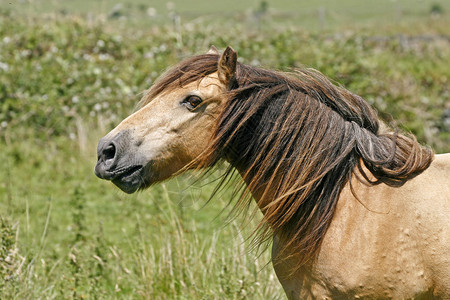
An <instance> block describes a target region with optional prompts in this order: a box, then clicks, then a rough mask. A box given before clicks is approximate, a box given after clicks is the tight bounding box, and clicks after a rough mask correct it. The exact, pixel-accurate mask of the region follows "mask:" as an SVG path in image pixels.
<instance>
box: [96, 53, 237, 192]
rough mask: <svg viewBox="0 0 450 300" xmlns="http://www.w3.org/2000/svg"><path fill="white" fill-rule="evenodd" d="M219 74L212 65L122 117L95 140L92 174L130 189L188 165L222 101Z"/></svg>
mask: <svg viewBox="0 0 450 300" xmlns="http://www.w3.org/2000/svg"><path fill="white" fill-rule="evenodd" d="M224 55H225V53H224ZM234 55H235V53H234ZM222 59H223V56H222V57H221V60H222ZM219 64H220V62H219ZM234 64H235V62H234ZM234 68H235V66H234ZM222 73H223V70H222V69H221V68H218V71H217V72H216V73H213V74H210V75H208V76H206V77H203V78H201V79H200V80H198V81H194V82H191V83H189V84H187V85H185V86H183V87H179V88H176V89H171V90H166V91H163V92H161V93H160V94H158V95H156V96H155V97H154V98H153V99H151V101H150V102H148V104H146V105H145V106H144V107H142V108H141V109H140V110H138V111H137V112H135V113H134V114H132V115H130V116H129V117H128V118H126V119H125V120H123V121H122V122H121V123H120V124H119V125H118V126H117V127H116V128H114V129H113V130H112V131H111V132H110V133H108V134H107V135H106V136H105V137H103V138H102V139H101V140H100V141H99V144H98V147H97V152H98V162H97V165H96V167H95V174H96V175H97V176H98V177H100V178H102V179H106V180H111V181H112V182H113V183H114V184H115V185H117V186H118V187H119V188H120V189H121V190H123V191H124V192H127V193H133V192H135V191H136V190H138V189H140V188H141V189H142V188H145V187H148V186H149V185H151V184H152V183H154V182H158V181H162V180H164V179H167V178H169V177H170V176H172V175H174V174H175V173H177V172H178V171H180V170H181V169H183V168H185V167H186V166H188V165H189V167H194V166H195V164H192V162H193V161H194V159H196V158H197V157H199V156H200V155H201V154H202V152H203V151H204V150H205V149H206V148H207V146H208V143H209V141H210V139H211V137H212V135H213V131H214V127H215V124H216V122H217V119H218V117H219V115H220V112H221V108H222V106H223V105H222V104H223V102H224V101H225V96H224V92H225V91H226V89H227V82H226V80H224V74H222ZM225 78H226V77H225Z"/></svg>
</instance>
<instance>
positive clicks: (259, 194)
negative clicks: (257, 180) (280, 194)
mask: <svg viewBox="0 0 450 300" xmlns="http://www.w3.org/2000/svg"><path fill="white" fill-rule="evenodd" d="M236 169H237V170H238V172H239V174H240V175H241V177H242V178H243V180H244V182H245V184H246V185H247V187H248V189H249V191H250V193H251V194H252V197H253V199H254V200H255V202H256V204H257V205H258V207H259V209H260V210H261V212H262V213H263V214H264V211H265V209H264V208H265V207H266V206H267V205H268V204H269V203H270V202H272V200H273V198H274V195H275V189H274V188H271V187H275V186H277V185H278V183H279V182H280V180H279V176H276V177H275V178H274V179H273V180H272V183H271V186H269V187H268V186H267V185H265V186H259V187H258V188H253V187H252V185H251V178H252V176H245V172H243V171H242V170H240V169H239V168H236Z"/></svg>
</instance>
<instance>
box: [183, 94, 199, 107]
mask: <svg viewBox="0 0 450 300" xmlns="http://www.w3.org/2000/svg"><path fill="white" fill-rule="evenodd" d="M183 103H184V104H185V105H186V107H187V108H188V109H189V110H193V109H195V108H196V107H197V106H199V105H200V103H202V98H200V97H199V96H195V95H191V96H187V97H186V98H185V99H184V100H183Z"/></svg>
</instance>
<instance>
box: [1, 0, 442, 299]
mask: <svg viewBox="0 0 450 300" xmlns="http://www.w3.org/2000/svg"><path fill="white" fill-rule="evenodd" d="M285 2H286V3H284V1H281V2H276V1H268V7H269V10H268V11H267V12H265V13H263V14H262V15H260V16H259V15H258V14H256V13H255V12H257V11H258V9H259V8H260V2H258V1H239V3H238V4H239V5H240V6H238V4H236V5H231V4H227V5H225V4H224V3H225V2H223V3H218V4H217V6H214V9H212V8H211V5H209V6H208V5H206V4H204V3H206V1H205V2H202V1H197V2H196V4H195V6H192V7H196V9H192V8H191V7H190V6H189V7H188V6H183V5H185V4H183V3H185V2H182V1H179V2H178V1H174V8H170V7H169V9H167V7H166V5H165V3H164V2H163V1H159V2H154V3H153V4H152V5H154V6H152V7H154V8H155V10H156V11H157V15H156V17H155V16H154V17H150V16H149V12H148V8H149V6H145V7H144V6H142V5H144V4H145V3H144V2H142V3H139V2H133V4H132V5H131V4H127V3H131V2H126V3H124V6H123V7H124V8H123V9H122V12H121V15H120V16H118V17H117V18H116V17H113V16H111V15H110V12H111V11H112V8H113V7H114V5H115V3H113V1H106V0H105V1H96V2H93V3H94V4H92V6H91V7H89V8H87V5H84V6H83V5H81V4H80V3H82V2H76V3H77V4H75V1H28V2H13V1H11V4H9V2H2V3H1V8H0V217H1V218H0V228H1V232H0V238H1V241H0V298H1V299H37V298H44V299H64V298H70V299H72V298H76V299H111V298H118V299H284V297H285V296H284V295H283V293H282V290H281V286H280V285H279V283H278V282H277V280H276V278H275V275H274V272H273V270H272V268H271V265H270V264H268V262H269V261H270V253H268V252H269V251H262V253H260V252H258V251H251V250H250V248H251V247H250V245H249V241H248V237H249V236H250V234H251V232H252V231H251V230H252V228H254V226H253V224H254V223H255V222H257V220H253V221H251V222H250V223H251V224H248V223H247V222H248V220H247V219H246V218H245V216H244V217H243V216H237V217H236V218H228V217H227V214H228V212H229V211H230V206H228V203H229V199H230V197H231V193H232V189H230V190H226V191H224V192H222V193H221V194H219V195H217V196H216V197H215V198H214V199H212V200H211V201H210V202H208V199H209V196H210V194H211V192H212V190H213V189H214V183H211V181H213V180H214V176H213V177H211V178H203V179H200V180H196V178H197V177H196V176H195V174H188V175H185V176H181V177H178V178H176V179H173V180H171V181H168V182H166V183H163V184H159V185H156V186H154V187H152V188H151V189H150V190H149V191H145V192H142V193H139V194H136V195H125V194H123V193H122V192H120V191H119V190H118V189H116V188H115V187H113V186H112V184H111V183H108V182H104V181H101V180H99V179H97V178H96V177H95V176H94V174H93V167H94V164H95V160H96V154H95V149H96V143H97V141H98V139H99V138H100V137H101V136H103V135H104V134H105V133H107V132H108V131H109V130H110V129H111V128H113V127H114V126H115V125H116V124H117V123H118V122H120V120H122V119H123V118H124V117H126V116H127V115H128V114H130V113H131V112H132V111H133V108H134V105H135V103H136V102H137V101H138V100H139V97H140V95H141V92H142V91H143V90H144V89H146V88H148V87H149V86H150V85H151V83H152V82H153V81H154V80H155V79H156V78H157V76H158V75H159V74H160V73H161V72H162V71H163V70H164V69H166V68H167V67H169V66H171V65H173V64H175V63H176V62H178V61H179V60H180V59H182V58H184V57H188V56H190V55H193V54H196V53H202V52H204V51H206V50H207V49H208V48H209V45H211V44H214V45H216V46H217V47H219V48H224V47H225V46H226V45H231V46H233V48H235V49H236V50H237V51H238V52H239V55H240V59H241V60H242V61H243V62H245V63H250V64H255V65H263V66H266V67H270V68H276V69H281V70H290V69H292V68H293V67H299V66H308V67H314V68H316V69H318V70H320V71H322V72H323V73H324V74H326V75H327V76H329V77H330V78H333V79H334V80H335V81H336V82H338V83H340V84H342V85H344V86H346V87H347V88H349V89H350V90H352V91H353V92H355V93H357V94H360V95H361V96H363V97H364V98H365V99H366V100H367V101H369V102H370V103H371V104H372V105H374V106H375V107H376V108H377V109H378V111H379V114H380V116H381V117H382V118H383V119H385V120H387V121H392V120H396V122H397V124H398V125H399V126H401V127H402V128H403V129H405V130H407V131H411V132H413V133H414V134H416V135H417V137H418V139H419V140H420V141H421V142H422V143H425V144H428V145H430V146H432V147H433V148H434V149H435V150H436V151H437V152H449V151H450V133H449V131H450V87H449V86H450V84H449V80H450V63H449V62H450V29H449V28H450V17H449V16H450V15H449V13H450V7H449V5H448V2H445V1H434V2H431V1H413V2H414V5H408V3H410V2H409V1H406V0H403V1H400V0H399V1H396V2H391V1H380V2H376V3H379V5H375V4H374V3H375V2H370V3H372V4H371V5H374V6H369V4H368V3H369V2H364V3H365V4H364V5H362V4H361V3H362V2H361V1H356V0H346V1H340V2H339V3H340V5H339V6H338V5H337V3H338V2H337V1H333V2H331V4H329V3H328V2H326V1H322V2H318V3H317V4H316V5H315V6H312V5H311V4H308V3H310V2H308V3H307V2H298V4H296V5H297V6H295V7H293V6H289V5H293V4H288V1H285ZM86 3H87V2H86ZM208 3H209V2H208ZM226 3H232V2H226ZM289 3H291V2H289ZM296 3H297V2H296ZM341 4H342V5H341ZM139 5H141V7H140V6H139ZM434 5H437V6H436V7H440V11H439V12H435V13H434V14H431V11H432V9H433V6H434ZM236 7H242V11H237V9H236ZM320 7H324V8H325V17H324V19H323V20H320V18H318V17H317V12H318V11H319V10H320ZM393 7H394V8H393ZM395 7H397V8H395ZM170 10H173V11H175V10H176V13H177V14H179V15H180V16H181V21H176V18H175V19H174V18H173V14H172V15H170ZM438 10H439V9H438ZM143 11H144V12H143ZM219 11H224V12H223V14H220V16H221V17H220V18H216V16H218V14H219ZM249 11H250V13H249ZM305 11H306V12H309V15H314V17H311V18H310V20H309V21H308V20H307V18H306V20H303V21H300V20H298V18H299V16H301V14H302V13H304V12H305ZM150 15H151V11H150ZM380 15H383V17H382V18H380V19H378V18H377V16H380ZM255 16H256V17H255ZM134 17H139V18H137V19H136V18H134ZM397 17H398V18H397ZM152 18H156V19H152ZM282 19H283V20H282ZM300 19H301V18H300ZM174 20H175V22H174ZM302 22H303V23H302ZM322 22H323V24H322V25H323V26H322V25H321V23H322ZM144 25H145V26H144ZM215 176H218V174H216V175H215ZM257 218H258V217H257Z"/></svg>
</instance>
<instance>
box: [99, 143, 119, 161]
mask: <svg viewBox="0 0 450 300" xmlns="http://www.w3.org/2000/svg"><path fill="white" fill-rule="evenodd" d="M102 154H103V157H104V159H105V160H110V159H113V158H114V156H116V146H114V144H110V145H109V146H108V147H106V148H105V149H103V151H102Z"/></svg>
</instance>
